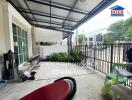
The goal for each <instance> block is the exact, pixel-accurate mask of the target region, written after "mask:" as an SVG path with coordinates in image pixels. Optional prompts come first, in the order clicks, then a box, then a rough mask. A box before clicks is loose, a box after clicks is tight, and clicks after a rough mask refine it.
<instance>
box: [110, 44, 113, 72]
mask: <svg viewBox="0 0 132 100" xmlns="http://www.w3.org/2000/svg"><path fill="white" fill-rule="evenodd" d="M112 64H113V44H111V58H110V72H111V71H112Z"/></svg>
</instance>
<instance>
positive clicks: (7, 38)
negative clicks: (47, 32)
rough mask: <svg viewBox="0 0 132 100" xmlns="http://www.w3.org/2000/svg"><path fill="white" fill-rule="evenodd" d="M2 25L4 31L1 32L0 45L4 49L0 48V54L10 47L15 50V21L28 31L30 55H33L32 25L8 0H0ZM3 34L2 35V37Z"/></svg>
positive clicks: (0, 23) (0, 24)
mask: <svg viewBox="0 0 132 100" xmlns="http://www.w3.org/2000/svg"><path fill="white" fill-rule="evenodd" d="M0 8H1V9H0V20H2V22H1V21H0V26H1V27H2V30H1V29H0V30H1V31H2V32H1V34H0V44H1V45H0V46H3V47H4V48H3V50H0V54H1V55H2V54H3V53H5V52H7V51H8V50H9V49H11V50H12V51H14V44H13V31H12V23H15V24H16V25H18V26H19V27H21V28H22V29H24V30H25V31H27V33H28V50H29V51H28V52H29V57H31V56H32V35H31V28H32V26H31V25H30V24H29V23H28V22H27V21H26V20H25V19H24V18H23V16H22V15H21V14H20V13H19V12H17V10H16V9H15V8H14V7H13V6H12V5H11V4H9V3H8V2H6V1H0ZM1 36H2V37H1Z"/></svg>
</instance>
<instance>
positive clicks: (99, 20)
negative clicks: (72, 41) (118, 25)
mask: <svg viewBox="0 0 132 100" xmlns="http://www.w3.org/2000/svg"><path fill="white" fill-rule="evenodd" d="M115 5H119V6H122V7H124V8H125V9H124V16H123V17H121V16H120V17H119V16H118V17H113V16H111V10H110V8H111V7H113V6H115ZM130 16H132V0H117V1H116V2H115V3H113V4H112V5H110V6H109V7H107V8H106V9H104V10H103V11H102V12H100V13H99V14H97V15H96V16H94V17H93V18H91V19H90V20H88V21H87V22H85V23H84V24H82V25H81V26H80V27H79V28H78V31H79V33H82V32H83V33H85V34H86V35H87V36H88V35H92V34H94V32H95V31H97V30H100V29H106V28H108V27H109V25H110V24H112V23H114V22H116V21H119V20H125V19H127V18H129V17H130ZM90 33H91V34H90Z"/></svg>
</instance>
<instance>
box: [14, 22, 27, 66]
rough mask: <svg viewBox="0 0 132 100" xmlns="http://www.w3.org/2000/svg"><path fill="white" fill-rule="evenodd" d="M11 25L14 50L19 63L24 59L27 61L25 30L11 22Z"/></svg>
mask: <svg viewBox="0 0 132 100" xmlns="http://www.w3.org/2000/svg"><path fill="white" fill-rule="evenodd" d="M12 26H13V41H14V52H15V54H16V57H17V59H18V62H19V64H21V63H23V62H24V61H27V58H28V38H27V32H26V31H25V30H23V29H21V28H20V27H19V26H17V25H15V24H12Z"/></svg>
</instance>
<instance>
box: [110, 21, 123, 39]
mask: <svg viewBox="0 0 132 100" xmlns="http://www.w3.org/2000/svg"><path fill="white" fill-rule="evenodd" d="M108 31H109V32H110V33H111V35H113V36H114V37H115V38H116V40H119V39H120V37H122V36H123V33H124V21H122V20H121V21H117V22H116V23H113V24H111V25H110V26H109V28H108Z"/></svg>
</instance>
